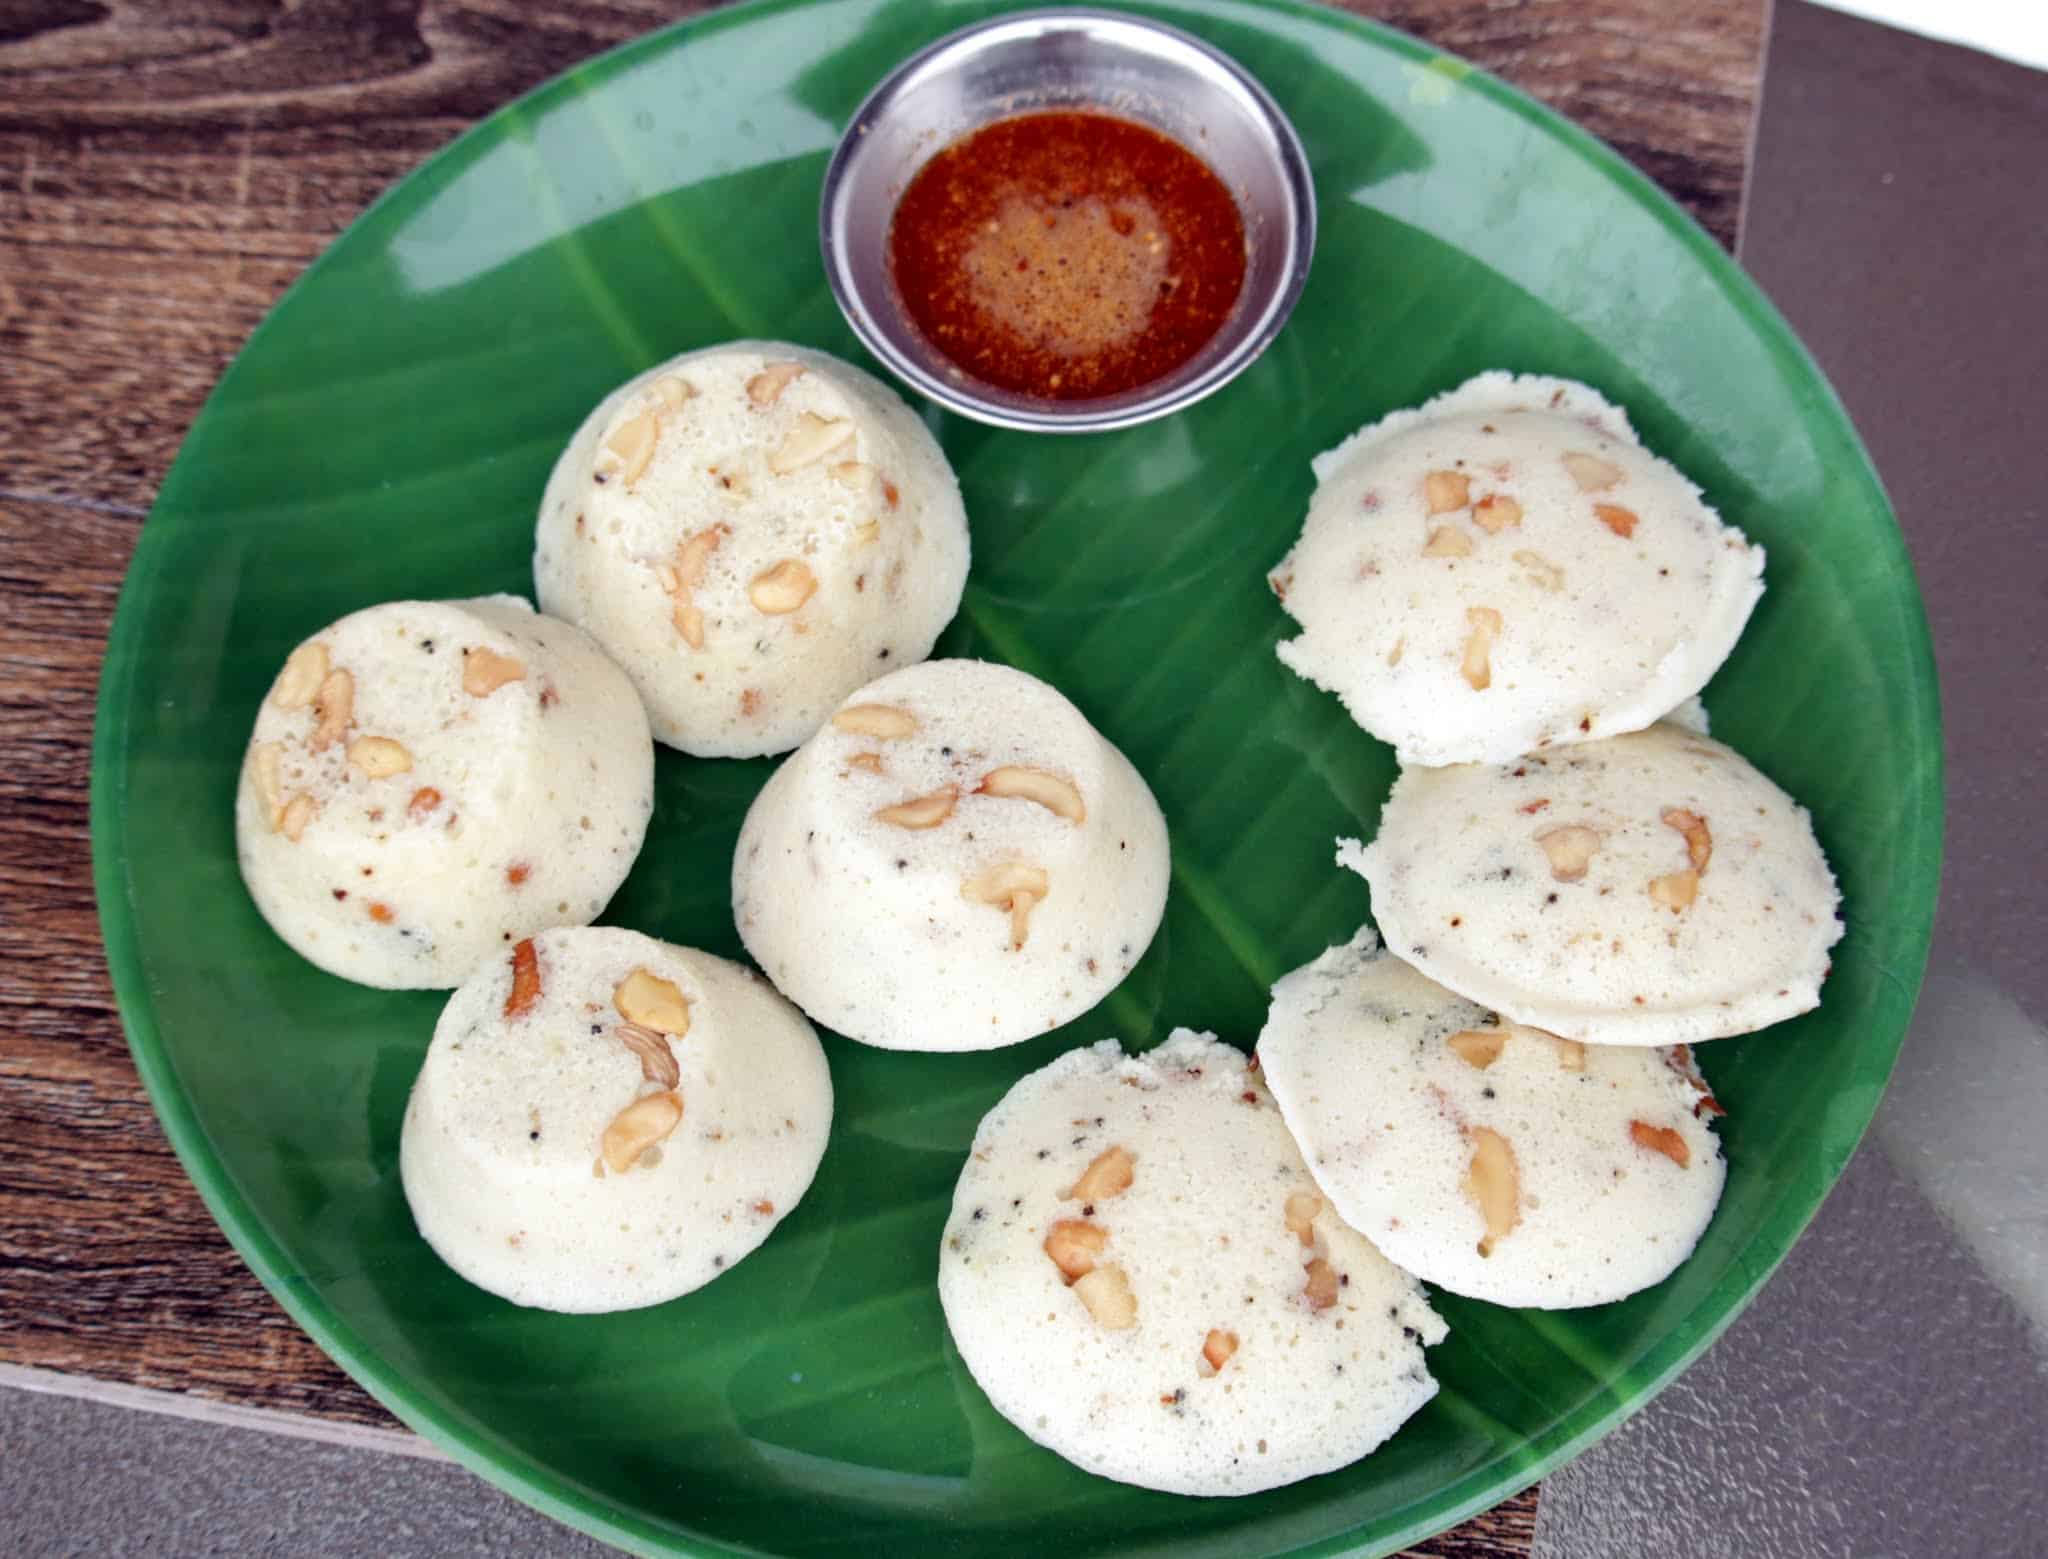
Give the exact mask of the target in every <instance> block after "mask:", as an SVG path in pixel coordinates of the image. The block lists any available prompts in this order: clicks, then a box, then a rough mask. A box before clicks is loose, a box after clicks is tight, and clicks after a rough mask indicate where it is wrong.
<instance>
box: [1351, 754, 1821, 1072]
mask: <svg viewBox="0 0 2048 1559" xmlns="http://www.w3.org/2000/svg"><path fill="white" fill-rule="evenodd" d="M1337 860H1338V863H1339V864H1340V865H1344V866H1349V867H1350V868H1352V869H1353V870H1354V871H1356V872H1358V873H1360V874H1361V875H1362V876H1363V877H1364V878H1365V880H1366V881H1367V882H1368V883H1370V884H1371V886H1372V908H1373V916H1374V918H1375V919H1376V920H1377V921H1378V923H1379V929H1380V935H1381V936H1383V937H1385V938H1386V942H1387V946H1389V947H1390V948H1392V949H1393V950H1394V951H1395V952H1396V953H1398V954H1400V956H1401V957H1403V958H1405V959H1406V960H1408V961H1409V962H1410V963H1412V964H1414V965H1415V966H1416V967H1417V968H1419V969H1421V970H1422V972H1423V973H1425V974H1427V975H1428V976H1430V978H1431V979H1434V980H1436V981H1438V982H1439V983H1441V984H1443V985H1446V986H1448V987H1450V989H1452V990H1453V991H1456V992H1457V993H1458V994H1459V995H1460V996H1464V997H1467V998H1469V999H1470V1000H1472V1001H1476V1002H1479V1003H1481V1004H1482V1005H1484V1006H1486V1007H1488V1008H1491V1009H1493V1010H1495V1011H1498V1012H1500V1013H1503V1014H1505V1015H1506V1016H1507V1017H1509V1018H1511V1019H1513V1020H1514V1021H1515V1022H1517V1023H1526V1024H1531V1025H1534V1026H1535V1027H1537V1028H1543V1029H1548V1030H1550V1031H1551V1032H1553V1033H1557V1034H1562V1035H1565V1036H1566V1037H1568V1038H1571V1039H1579V1040H1586V1041H1589V1042H1591V1043H1595V1044H1604V1045H1674V1044H1679V1043H1682V1042H1686V1041H1692V1040H1704V1039H1718V1038H1723V1037H1725V1036H1727V1035H1731V1034H1746V1033H1749V1032H1750V1031H1751V1030H1753V1029H1759V1028H1763V1027H1764V1026H1766V1025H1767V1024H1771V1023H1776V1022H1779V1021H1780V1020H1781V1019H1784V1018H1789V1017H1793V1016H1795V1015H1796V1014H1798V1013H1801V1012H1805V1011H1806V1010H1807V1009H1809V1008H1811V1007H1814V1006H1817V1005H1818V1004H1819V1002H1820V987H1821V982H1822V980H1823V979H1825V978H1826V975H1827V971H1828V950H1829V949H1830V948H1831V947H1833V946H1834V944H1835V942H1836V941H1837V940H1838V939H1839V938H1840V937H1841V935H1842V923H1841V921H1840V919H1839V918H1837V916H1836V906H1837V904H1838V903H1839V902H1840V895H1839V893H1838V892H1837V890H1836V887H1835V879H1834V875H1833V873H1831V872H1830V871H1829V870H1828V863H1827V859H1826V857H1825V856H1823V855H1822V853H1821V848H1820V844H1819V842H1818V841H1817V840H1816V839H1815V838H1814V834H1813V823H1812V820H1811V819H1810V818H1809V817H1808V816H1807V814H1806V810H1805V808H1803V807H1801V806H1799V805H1797V804H1796V803H1795V802H1794V801H1793V800H1792V798H1791V797H1790V796H1788V795H1786V794H1785V792H1784V791H1782V790H1780V789H1779V788H1778V787H1777V786H1776V785H1774V784H1772V783H1771V782H1770V780H1768V779H1766V778H1765V777H1764V776H1763V775H1762V774H1760V773H1758V772H1757V771H1756V769H1754V768H1752V767H1751V766H1750V765H1749V763H1748V762H1746V761H1745V760H1744V759H1743V758H1742V757H1741V756H1740V755H1739V754H1737V753H1735V752H1732V751H1730V750H1729V749H1728V748H1727V747H1724V746H1722V745H1721V743H1719V742H1717V741H1713V740H1712V739H1710V738H1708V737H1705V736H1700V735H1696V734H1695V733H1693V732H1691V731H1688V730H1685V729H1682V728H1681V727H1678V726H1675V725H1669V724H1661V723H1660V724H1658V725H1654V726H1651V727H1650V728H1649V729H1648V730H1646V731H1637V732H1633V733H1631V734H1630V735H1627V736H1615V737H1610V738H1608V739H1607V740H1605V741H1600V742H1581V743H1579V744H1577V745H1575V746H1571V747H1565V748H1559V749H1554V750H1552V751H1550V752H1547V753H1532V754H1530V755H1528V756H1526V757H1521V758H1516V759H1513V760H1512V761H1510V762H1507V763H1486V764H1479V763H1471V764H1460V765H1457V766H1456V767H1452V768H1442V769H1426V768H1413V769H1404V770H1403V771H1402V772H1401V776H1400V778H1399V779H1397V780H1396V781H1395V782H1394V789H1393V793H1392V794H1391V795H1390V796H1389V797H1388V799H1387V804H1386V806H1385V808H1384V809H1383V810H1382V811H1381V813H1380V826H1379V834H1378V836H1377V837H1376V838H1375V839H1374V840H1373V842H1372V844H1371V846H1370V847H1367V848H1361V847H1360V846H1359V844H1358V842H1357V841H1356V840H1350V839H1346V840H1340V841H1338V850H1337Z"/></svg>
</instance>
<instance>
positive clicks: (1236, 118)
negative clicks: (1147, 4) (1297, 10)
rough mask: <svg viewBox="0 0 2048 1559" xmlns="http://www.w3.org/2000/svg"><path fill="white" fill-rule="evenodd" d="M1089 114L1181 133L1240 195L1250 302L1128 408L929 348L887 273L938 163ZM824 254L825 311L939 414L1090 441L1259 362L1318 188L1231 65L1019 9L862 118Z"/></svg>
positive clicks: (1137, 24) (849, 138)
mask: <svg viewBox="0 0 2048 1559" xmlns="http://www.w3.org/2000/svg"><path fill="white" fill-rule="evenodd" d="M1062 108H1066V109H1071V108H1093V109H1099V110H1101V111H1103V112H1105V113H1112V114H1119V115H1122V116H1123V117H1125V118H1127V119H1135V120H1137V121H1139V122H1140V123H1142V124H1147V125H1150V126H1152V127H1153V128H1154V129H1156V130H1160V131H1163V132H1164V133H1165V134H1167V135H1170V136H1172V137H1173V138H1174V139H1175V140H1177V141H1179V142H1180V143H1181V144H1182V145H1184V146H1186V147H1188V148H1189V149H1190V150H1191V151H1193V152H1195V153H1196V154H1197V155H1198V156H1200V157H1201V158H1202V160H1203V161H1205V162H1207V163H1208V164H1209V166H1210V167H1211V168H1213V169H1214V170H1215V171H1216V174H1217V176H1218V177H1220V178H1221V179H1222V180H1223V182H1224V183H1225V184H1226V185H1227V186H1228V187H1229V188H1230V190H1231V192H1232V194H1234V195H1235V196H1236V197H1237V204H1238V210H1239V212H1240V213H1241V214H1242V216H1243V217H1244V224H1245V236H1246V241H1247V244H1248V254H1247V264H1246V269H1245V279H1244V290H1243V292H1242V293H1241V294H1240V295H1239V297H1238V301H1237V307H1236V309H1235V311H1234V312H1233V313H1232V314H1231V316H1230V318H1229V319H1227V320H1226V321H1225V322H1224V324H1223V328H1222V329H1221V330H1219V331H1218V332H1217V333H1216V335H1215V337H1214V338H1213V339H1212V340H1210V342H1209V343H1208V344H1207V345H1206V346H1204V347H1203V348H1202V350H1201V351H1200V352H1198V353H1196V354H1195V356H1194V357H1193V358H1191V359H1190V360H1189V361H1188V362H1186V363H1184V364H1182V365H1181V366H1180V367H1179V368H1177V369H1175V370H1174V371H1173V372H1172V373H1171V374H1168V375H1167V376H1166V377H1164V378H1162V379H1158V380H1155V381H1153V382H1152V383H1150V384H1146V385H1141V386H1140V387H1138V388H1137V389H1134V390H1129V391H1126V392H1125V393H1123V394H1121V395H1112V396H1104V397H1101V398H1099V399H1095V400H1075V401H1052V400H1041V399H1039V398H1037V397H1035V396H1029V395H1019V394H1016V393H1015V392H1013V391H1009V390H1003V389H998V388H997V387H995V386H994V385H990V384H985V383H983V382H981V381H980V380H977V379H975V378H974V377H973V376H971V375H970V374H968V373H967V372H966V370H964V369H962V368H960V367H958V366H957V365H956V364H954V363H953V362H952V361H951V360H950V359H949V358H947V357H946V356H945V355H944V354H943V353H941V352H940V351H939V350H938V349H937V348H936V347H934V346H932V345H931V344H930V343H929V342H927V341H926V340H924V338H923V337H922V335H921V334H920V333H919V332H918V330H917V329H916V328H915V326H913V325H912V324H911V322H910V320H909V318H908V316H907V315H906V314H905V312H904V310H903V306H902V304H901V301H900V300H899V299H898V297H897V294H896V288H895V282H894V280H893V279H892V278H891V276H890V270H889V222H890V218H891V217H892V216H893V215H894V214H895V210H896V202H897V201H898V199H900V198H901V196H902V194H903V191H904V189H905V188H906V187H907V186H908V185H909V183H910V180H911V179H912V178H913V177H914V176H915V175H916V173H917V171H918V169H919V168H921V167H923V166H924V164H925V163H926V161H928V160H929V159H930V158H931V156H932V155H933V154H934V153H935V152H937V151H939V150H940V149H941V148H942V147H944V146H946V145H948V144H949V143H950V142H952V141H954V140H957V139H958V138H959V137H960V136H962V135H964V134H966V133H967V132H969V131H971V130H976V129H979V128H980V127H981V126H982V125H985V124H987V123H989V122H990V121H991V120H995V119H1002V118H1007V117H1008V116H1010V115H1012V114H1020V113H1028V112H1030V111H1032V110H1034V109H1062ZM819 229H820V232H819V239H820V242H821V243H822V245H823V247H824V253H825V274H826V276H827V277H828V278H829V279H830V281H831V283H832V293H833V296H834V297H836V298H837V299H838V300H839V307H840V308H841V309H842V310H843V311H844V312H845V314H846V317H847V319H848V321H849V322H851V324H852V325H853V328H854V329H855V330H856V331H857V332H859V334H860V338H861V340H862V341H863V342H864V343H865V344H866V346H867V348H868V350H869V351H871V352H873V353H874V354H875V356H876V357H878V358H880V359H881V360H882V361H883V362H884V363H886V364H887V365H888V366H889V367H890V368H891V369H893V370H894V371H895V372H896V373H897V374H899V375H901V376H902V377H903V378H904V379H906V380H907V381H909V382H910V383H911V384H912V385H914V386H916V388H917V389H919V390H921V391H922V392H923V393H924V394H926V395H928V396H930V397H931V398H932V399H933V400H935V401H937V402H939V403H940V404H941V405H944V406H949V407H951V408H952V409H953V410H955V411H958V412H960V413H962V414H963V415H965V416H969V417H973V418H976V419H977V420H979V421H982V422H991V423H994V424H996V425H997V426H999V427H1006V428H1027V429H1033V430H1036V431H1038V432H1044V433H1096V432H1102V431H1104V430H1106V429H1109V428H1125V427H1130V426H1131V425H1132V424H1134V423H1139V422H1149V421H1150V420H1152V419H1153V418H1155V417H1164V416H1166V415H1167V414H1168V413H1170V412H1175V411H1179V410H1180V409H1181V408H1182V407H1184V406H1189V405H1192V404H1193V403H1194V402H1196V401H1198V400H1200V399H1201V398H1202V397H1203V396H1205V395H1208V394H1210V393H1211V392H1212V391H1215V390H1218V389H1220V388H1222V387H1223V386H1224V385H1225V384H1227V383H1229V382H1230V380H1231V379H1233V378H1235V377H1236V376H1237V375H1238V374H1240V373H1242V372H1243V371H1244V369H1245V368H1246V367H1247V366H1248V365H1249V364H1250V363H1251V361H1252V360H1253V359H1254V358H1256V357H1257V356H1258V355H1259V353H1261V352H1263V351H1264V350H1265V349H1266V347H1267V345H1268V343H1270V342H1271V341H1272V339H1273V337H1274V336H1276V335H1277V334H1279V332H1280V327H1281V326H1282V325H1283V324H1285V323H1286V322H1287V315H1288V313H1289V312H1290V311H1291V310H1292V309H1293V307H1294V301H1295V299H1296V298H1297V297H1299V296H1300V294H1301V287H1302V283H1303V282H1304V281H1305V280H1307V277H1308V266H1309V257H1310V255H1311V254H1312V253H1313V252H1314V249H1315V233H1316V205H1315V191H1314V189H1313V188H1312V187H1311V185H1310V183H1309V174H1308V159H1307V157H1306V155H1305V154H1304V153H1303V151H1302V149H1301V141H1300V139H1299V138H1298V137H1297V136H1296V135H1295V133H1294V127H1293V126H1292V125H1290V124H1289V123H1288V122H1287V117H1286V115H1284V114H1282V113H1281V112H1280V108H1279V105H1278V104H1276V103H1275V102H1274V101H1273V99H1272V97H1271V96H1270V95H1268V93H1267V92H1266V90H1265V88H1264V87H1262V86H1260V85H1259V84H1258V82H1257V81H1255V80H1253V79H1252V77H1251V76H1250V75H1249V74H1248V73H1247V72H1246V71H1245V70H1244V68H1243V67H1242V66H1240V65H1238V64H1237V62H1236V61H1234V60H1232V59H1230V58H1229V57H1228V56H1226V55H1224V54H1221V53H1219V52H1217V51H1216V50H1215V49H1213V48H1211V47H1210V46H1209V45H1208V44H1206V43H1203V42H1202V41H1201V40H1200V39H1197V38H1193V37H1190V36H1189V35H1188V34H1186V33H1184V32H1181V31H1180V30H1179V29H1177V28H1173V27H1165V26H1161V25H1160V24H1159V23H1157V22H1150V21H1145V20H1142V19H1141V18H1138V17H1135V16H1126V15H1124V14H1122V13H1120V12H1117V11H1099V10H1091V9H1083V8H1080V7H1075V8H1072V9H1064V8H1063V9H1060V10H1048V11H1020V12H1016V13H1013V14H1011V15H1008V16H1002V17H997V18H996V19H994V20H992V21H988V22H982V23H979V24H977V25H975V26H973V27H965V28H962V29H961V30H960V31H959V32H956V33H952V34H950V35H948V36H947V37H944V38H941V39H940V40H939V41H938V42H937V43H934V44H932V45H931V46H930V47H929V48H927V49H925V50H924V51H922V52H921V53H919V54H916V55H913V56H912V57H911V58H910V59H908V60H905V61H904V62H903V64H901V65H899V66H898V67H897V68H896V69H895V71H893V72H892V73H891V74H890V75H889V76H888V77H887V78H886V79H885V80H884V81H883V82H882V83H881V85H880V86H878V87H876V88H875V90H874V91H873V92H871V93H870V94H869V95H868V99H867V101H866V102H865V103H863V104H861V106H860V109H859V111H858V112H857V113H856V114H855V115H854V116H853V123H852V124H850V125H848V126H847V130H846V134H845V135H844V136H843V137H842V138H841V139H840V142H839V146H838V149H837V150H836V151H835V152H834V153H833V155H832V163H831V166H830V167H829V168H828V169H827V170H826V172H825V192H824V199H823V203H822V207H821V209H820V212H819Z"/></svg>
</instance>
